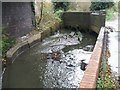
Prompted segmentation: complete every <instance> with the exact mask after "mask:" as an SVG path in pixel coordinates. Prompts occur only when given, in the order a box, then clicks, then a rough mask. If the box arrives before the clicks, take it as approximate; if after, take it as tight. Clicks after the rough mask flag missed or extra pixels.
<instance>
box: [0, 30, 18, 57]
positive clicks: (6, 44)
mask: <svg viewBox="0 0 120 90" xmlns="http://www.w3.org/2000/svg"><path fill="white" fill-rule="evenodd" d="M2 31H3V32H2V57H5V54H6V52H7V51H8V50H9V49H10V48H11V47H12V46H13V45H14V44H15V43H16V40H15V39H14V38H11V37H9V36H8V35H6V33H5V30H3V28H2Z"/></svg>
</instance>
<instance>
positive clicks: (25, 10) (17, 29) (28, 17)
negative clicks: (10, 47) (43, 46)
mask: <svg viewBox="0 0 120 90" xmlns="http://www.w3.org/2000/svg"><path fill="white" fill-rule="evenodd" d="M33 20H34V14H33V12H32V8H31V3H30V2H3V3H2V24H3V27H4V28H5V30H6V32H7V33H8V34H9V35H10V36H11V37H21V36H24V35H25V34H27V33H28V32H30V31H31V30H32V28H33V25H32V22H33Z"/></svg>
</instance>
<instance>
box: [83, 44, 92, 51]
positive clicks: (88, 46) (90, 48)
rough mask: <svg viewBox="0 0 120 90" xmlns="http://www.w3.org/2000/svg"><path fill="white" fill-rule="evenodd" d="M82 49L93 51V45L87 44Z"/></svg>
mask: <svg viewBox="0 0 120 90" xmlns="http://www.w3.org/2000/svg"><path fill="white" fill-rule="evenodd" d="M83 50H84V51H89V52H92V51H93V45H87V46H85V47H84V48H83Z"/></svg>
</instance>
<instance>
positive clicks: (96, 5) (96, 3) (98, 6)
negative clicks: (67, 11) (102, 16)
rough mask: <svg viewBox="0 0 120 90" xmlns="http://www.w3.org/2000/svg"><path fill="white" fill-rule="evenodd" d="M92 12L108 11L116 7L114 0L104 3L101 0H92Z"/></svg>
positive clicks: (105, 0) (106, 0)
mask: <svg viewBox="0 0 120 90" xmlns="http://www.w3.org/2000/svg"><path fill="white" fill-rule="evenodd" d="M92 1H93V2H91V6H90V10H91V11H95V10H103V9H108V8H111V7H113V6H114V2H113V0H104V2H101V0H92Z"/></svg>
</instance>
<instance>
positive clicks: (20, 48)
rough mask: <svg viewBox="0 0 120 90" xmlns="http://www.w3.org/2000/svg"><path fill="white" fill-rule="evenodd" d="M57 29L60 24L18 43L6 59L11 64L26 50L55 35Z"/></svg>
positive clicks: (8, 52)
mask: <svg viewBox="0 0 120 90" xmlns="http://www.w3.org/2000/svg"><path fill="white" fill-rule="evenodd" d="M57 28H59V23H58V24H56V23H55V25H53V27H49V28H47V29H46V30H43V31H41V32H38V33H37V34H35V35H32V36H29V37H27V38H26V39H25V40H23V41H21V42H19V43H17V44H16V45H15V46H14V47H13V48H11V49H10V50H8V51H7V53H6V57H7V59H8V61H9V62H10V63H11V61H14V60H15V58H16V57H17V56H18V55H19V54H21V53H22V52H24V51H25V50H27V49H29V48H31V47H33V46H34V45H35V44H37V43H39V42H41V40H42V39H43V38H45V37H46V36H49V35H51V34H52V33H54V32H55V31H56V30H57Z"/></svg>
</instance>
